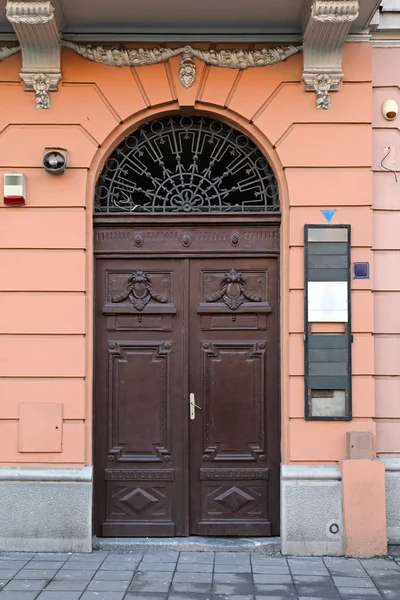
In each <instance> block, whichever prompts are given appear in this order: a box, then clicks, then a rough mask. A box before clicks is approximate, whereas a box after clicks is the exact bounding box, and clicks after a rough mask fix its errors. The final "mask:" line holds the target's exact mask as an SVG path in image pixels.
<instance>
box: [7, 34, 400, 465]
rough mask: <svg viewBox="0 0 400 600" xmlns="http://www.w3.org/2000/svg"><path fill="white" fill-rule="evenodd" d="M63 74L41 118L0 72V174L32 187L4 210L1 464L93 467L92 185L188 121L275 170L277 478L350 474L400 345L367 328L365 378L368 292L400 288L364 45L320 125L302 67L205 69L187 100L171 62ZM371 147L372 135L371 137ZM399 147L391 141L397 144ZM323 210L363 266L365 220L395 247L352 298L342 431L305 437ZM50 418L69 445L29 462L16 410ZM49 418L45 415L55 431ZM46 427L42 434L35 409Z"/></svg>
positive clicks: (66, 54) (34, 453) (357, 47)
mask: <svg viewBox="0 0 400 600" xmlns="http://www.w3.org/2000/svg"><path fill="white" fill-rule="evenodd" d="M178 62H179V61H178ZM61 65H62V74H63V79H62V82H61V84H60V89H59V91H58V92H57V93H52V95H51V100H52V107H51V109H50V110H48V111H45V110H42V111H39V110H37V109H36V108H35V101H34V97H33V95H32V94H31V93H27V92H25V91H24V89H23V84H22V83H21V81H20V78H19V72H20V69H21V64H20V56H19V55H14V56H12V57H10V58H8V59H6V60H4V61H3V62H1V63H0V82H1V88H0V109H1V110H0V170H1V172H2V173H4V172H7V171H10V170H13V171H16V172H23V173H25V174H26V176H27V194H28V196H27V205H26V206H25V207H21V208H6V207H4V206H3V205H2V204H0V206H1V207H2V208H1V212H0V246H1V249H0V259H1V260H0V332H1V335H0V397H1V402H0V459H1V461H2V463H3V464H5V465H16V464H21V463H22V464H27V465H35V464H36V465H37V464H48V465H50V464H55V463H56V464H58V465H70V466H71V465H72V466H78V465H85V464H91V461H92V457H91V448H92V439H91V430H92V428H91V422H92V381H91V380H92V345H93V343H92V339H93V338H92V322H93V319H92V307H93V288H92V279H93V271H92V267H93V259H92V197H93V189H94V184H95V181H96V178H97V176H98V174H99V171H100V169H101V166H102V164H103V162H104V160H105V159H106V157H107V155H108V154H109V152H110V151H111V149H112V148H113V147H115V145H116V144H117V142H118V141H119V140H121V139H122V138H123V137H124V136H126V135H127V134H128V132H129V131H131V130H132V129H134V128H135V126H137V124H138V123H142V122H144V121H146V120H148V119H151V118H152V117H153V116H154V117H156V116H157V115H159V114H160V113H162V114H168V112H176V111H179V110H181V109H182V108H183V109H184V110H186V111H187V110H197V111H200V112H203V113H207V114H212V115H215V116H216V117H217V118H221V119H224V120H226V121H228V122H229V123H230V124H232V125H233V126H235V127H237V128H239V129H241V130H243V131H245V132H247V134H248V135H250V136H251V137H252V138H253V139H254V140H256V141H257V142H258V144H259V145H260V147H261V148H262V149H263V150H264V152H265V153H266V154H267V156H268V157H269V159H270V161H271V163H272V165H273V167H274V168H275V170H276V173H277V176H278V178H279V181H280V187H281V190H280V191H281V206H282V236H281V238H282V249H281V256H282V258H281V311H282V312H281V329H282V332H281V363H282V380H281V389H282V392H281V402H282V457H283V462H285V463H287V464H289V463H323V464H327V463H328V464H329V463H337V462H338V461H340V460H341V459H343V458H345V440H346V432H347V431H354V430H360V431H371V432H372V433H374V434H375V420H374V418H375V403H374V379H373V376H374V364H375V369H376V370H377V372H378V373H379V374H380V375H382V377H381V378H380V379H379V381H377V382H376V385H377V391H378V393H379V395H380V398H383V397H384V396H385V395H386V393H385V391H384V389H387V387H386V388H385V387H384V386H392V387H393V386H396V385H397V384H398V383H399V382H397V383H396V382H393V381H392V380H390V381H387V380H386V379H384V376H386V375H392V374H393V372H394V370H395V365H394V359H393V355H394V353H395V352H396V353H397V354H398V352H397V345H396V344H398V342H399V340H400V330H399V332H398V334H399V335H397V336H393V335H391V336H389V335H388V332H387V327H388V324H387V321H386V320H385V318H383V319H381V320H380V321H379V320H378V321H376V326H377V327H379V334H380V336H379V337H378V338H377V339H376V340H375V350H378V352H380V351H381V350H382V349H383V350H384V351H385V352H387V359H385V360H383V361H382V359H381V357H378V358H377V359H376V361H375V363H374V339H373V337H372V333H373V322H374V320H373V311H374V308H373V297H372V291H371V290H372V285H373V282H374V281H375V282H376V283H375V289H377V286H378V288H379V289H380V290H382V292H388V291H389V290H393V291H391V292H390V294H392V295H393V294H396V293H397V294H398V295H399V294H400V287H399V285H400V284H399V285H398V286H397V287H396V288H394V287H393V286H394V285H395V283H394V282H393V281H391V282H389V278H388V277H387V276H386V275H385V273H386V271H385V269H382V268H381V260H382V258H381V257H382V255H383V254H384V253H386V254H387V255H388V256H389V255H390V256H389V258H388V260H389V261H391V262H390V264H393V265H397V262H396V260H397V259H398V258H399V257H398V256H397V254H398V253H399V251H398V250H397V254H396V250H395V249H394V248H393V244H394V243H395V238H394V233H393V232H394V231H395V228H396V225H395V222H396V223H397V221H394V220H391V219H392V216H393V219H397V216H396V214H397V213H396V212H395V211H394V212H393V213H391V216H390V218H389V219H385V214H386V213H384V212H383V211H382V212H379V214H378V212H375V213H374V215H373V213H372V211H371V205H372V173H371V164H372V129H371V119H372V114H371V112H372V111H371V106H372V87H371V79H372V73H371V47H370V45H369V44H368V43H349V44H347V45H346V46H345V50H344V58H343V67H344V73H345V79H344V82H343V83H342V84H341V86H340V91H339V92H338V93H335V94H332V109H331V110H327V111H324V110H317V109H316V107H315V94H314V93H308V92H305V89H304V84H303V83H302V82H301V81H300V79H301V70H302V56H301V54H299V55H297V56H293V57H292V58H290V59H289V60H287V61H285V62H284V63H281V64H278V65H272V66H269V67H263V68H257V69H249V70H247V71H244V72H238V71H234V70H229V69H218V68H216V67H207V66H205V65H204V64H203V63H200V62H198V63H197V64H196V67H197V81H196V84H195V85H194V86H193V87H192V88H189V89H185V88H183V87H182V85H181V84H180V82H179V80H178V64H177V60H171V61H170V63H166V64H160V65H155V66H151V67H142V68H137V69H130V68H127V67H126V68H113V67H107V66H105V65H100V64H95V63H91V62H89V61H86V60H84V59H83V58H81V57H79V56H78V55H76V54H75V53H74V52H72V51H71V50H63V52H62V62H61ZM378 93H380V92H378ZM396 93H398V90H397V92H396ZM376 135H377V136H378V137H379V136H380V135H381V133H380V131H379V130H378V131H377V132H376ZM392 136H398V130H397V129H396V128H393V131H392ZM390 139H392V138H390ZM396 140H397V137H396ZM381 143H383V139H382V142H381ZM46 146H59V147H63V148H67V149H68V169H67V171H66V173H65V174H64V175H63V176H61V177H54V176H51V175H49V174H47V173H45V171H44V170H43V168H42V166H41V160H42V156H43V150H44V148H45V147H46ZM399 152H400V150H399ZM375 162H376V161H375ZM392 177H393V176H391V175H390V174H381V173H380V174H379V175H378V176H377V180H378V181H379V182H380V185H381V189H382V190H383V192H382V193H383V194H385V193H386V192H387V189H388V188H387V186H391V185H394V184H393V180H392ZM385 190H386V191H385ZM382 202H383V200H382ZM321 208H336V209H337V212H336V214H335V217H334V220H333V223H336V224H339V223H350V224H351V225H352V246H353V247H352V260H353V261H354V260H363V261H370V262H371V263H372V244H373V219H375V222H376V223H378V222H379V224H380V225H379V226H380V227H382V228H384V229H385V231H386V232H389V233H386V235H384V236H381V237H380V238H379V239H377V238H376V237H375V242H374V243H375V244H380V246H379V253H376V255H375V263H374V266H375V270H376V271H378V276H377V277H376V275H374V274H373V277H372V278H371V279H369V280H358V281H353V282H352V287H353V293H352V300H353V315H354V319H353V331H354V344H353V375H354V378H353V402H354V406H353V416H354V418H353V420H352V421H351V422H306V421H305V420H304V417H303V415H304V405H303V404H304V399H303V397H304V388H303V376H304V364H303V362H304V356H303V336H302V332H303V327H304V325H303V288H304V277H303V270H304V269H303V260H304V259H303V227H304V224H305V223H320V224H322V223H324V222H325V221H324V218H323V215H322V213H321ZM375 208H378V207H375ZM380 208H387V207H386V206H381V207H380ZM399 215H400V213H399ZM399 218H400V217H399ZM376 235H377V234H376V233H375V236H376ZM375 248H376V246H375ZM396 257H397V258H396ZM390 272H393V269H392V268H390ZM396 277H397V279H398V276H396ZM397 279H396V281H397ZM389 284H390V285H389ZM390 286H391V287H390ZM390 294H389V293H387V294H386V295H385V294H383V293H382V294H381V297H379V299H378V302H379V303H380V304H379V305H380V306H381V307H382V312H383V313H385V312H389V311H391V312H392V313H393V314H394V312H395V309H394V306H395V305H394V304H393V301H392V300H391V298H392V295H390ZM399 364H400V363H399ZM391 365H393V367H392V366H391ZM388 368H391V369H392V370H391V371H390V373H389V372H386V371H385V369H388ZM396 368H397V367H396ZM396 374H397V375H400V372H399V371H398V370H397V371H396ZM399 385H400V384H399ZM46 402H47V403H57V404H60V405H62V445H61V448H60V451H58V452H54V451H53V450H54V448H53V446H52V445H51V444H52V438H51V436H50V435H49V436H46V428H44V432H43V433H42V434H41V436H40V445H39V447H38V445H37V444H36V445H34V446H32V450H31V451H30V450H29V448H30V446H29V440H31V439H32V431H30V430H29V426H27V424H26V423H25V422H23V423H22V424H21V422H20V417H21V419H22V420H23V419H25V418H26V417H25V415H26V414H29V411H25V410H23V411H22V412H21V408H20V404H21V403H46ZM44 408H45V407H44ZM378 409H379V415H378V416H379V417H382V419H381V420H380V421H379V422H378V430H379V432H380V433H381V436H380V437H379V438H378V450H379V451H381V452H382V451H385V452H386V451H389V452H391V451H394V439H395V431H398V427H399V423H396V421H388V419H391V418H392V417H393V418H395V417H399V416H400V415H399V414H395V413H394V412H393V411H394V407H393V406H392V405H390V404H388V403H387V402H386V401H385V400H381V401H380V404H379V405H378ZM54 414H55V413H54V410H53V409H51V410H50V408H49V411H48V420H49V422H50V421H51V419H52V418H53V417H52V415H54ZM57 414H58V413H57ZM41 418H42V422H43V423H46V411H45V410H44V409H43V407H41ZM396 428H397V429H396ZM26 432H28V433H26ZM24 436H27V439H25V437H24ZM397 437H398V438H399V437H400V436H398V435H397ZM33 448H34V450H33ZM21 450H23V451H21Z"/></svg>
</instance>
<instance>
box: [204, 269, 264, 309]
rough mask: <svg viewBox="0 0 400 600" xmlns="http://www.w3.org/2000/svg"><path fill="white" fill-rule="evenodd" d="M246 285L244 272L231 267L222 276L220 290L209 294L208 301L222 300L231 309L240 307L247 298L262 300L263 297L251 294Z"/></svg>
mask: <svg viewBox="0 0 400 600" xmlns="http://www.w3.org/2000/svg"><path fill="white" fill-rule="evenodd" d="M245 286H246V280H245V278H244V277H243V275H242V273H241V272H240V271H236V270H235V269H231V270H230V271H228V272H227V273H225V275H224V277H223V278H222V280H221V285H220V290H219V292H217V293H216V294H213V295H212V296H208V297H207V298H206V301H207V302H219V301H220V300H222V301H223V302H225V304H226V305H227V306H228V308H230V309H231V310H236V309H237V308H239V306H241V305H242V304H243V302H244V301H245V300H247V301H248V302H261V300H262V299H261V297H260V296H256V295H254V294H250V292H248V291H247V290H246V289H245Z"/></svg>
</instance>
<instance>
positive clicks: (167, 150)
mask: <svg viewBox="0 0 400 600" xmlns="http://www.w3.org/2000/svg"><path fill="white" fill-rule="evenodd" d="M276 210H279V198H278V185H277V181H276V178H275V175H274V173H273V171H272V169H271V166H270V165H269V163H268V161H267V160H266V158H265V157H264V156H263V155H262V153H261V152H260V150H259V149H258V148H257V146H256V145H255V144H254V143H253V142H252V141H251V140H250V139H249V138H248V137H247V136H245V135H243V134H242V133H241V132H239V131H236V130H235V129H232V127H229V126H228V125H225V124H224V123H221V122H220V121H216V120H212V119H209V118H205V117H168V118H165V119H161V120H158V121H153V122H151V123H148V124H147V125H144V126H143V127H141V128H140V129H138V130H137V131H135V132H134V133H132V135H130V136H129V137H127V138H126V139H125V140H124V141H123V142H122V143H121V144H120V145H119V146H118V147H117V148H116V149H115V150H114V152H113V153H112V154H111V155H110V157H109V158H108V160H107V162H106V164H105V166H104V169H103V171H102V173H101V175H100V178H99V181H98V184H97V188H96V197H95V212H100V213H117V212H129V213H132V212H136V213H139V212H145V213H171V212H172V213H177V212H182V213H190V212H265V211H276Z"/></svg>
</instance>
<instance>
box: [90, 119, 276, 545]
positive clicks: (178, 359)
mask: <svg viewBox="0 0 400 600" xmlns="http://www.w3.org/2000/svg"><path fill="white" fill-rule="evenodd" d="M208 145H209V146H211V147H212V151H210V150H209V149H208V148H207V146H208ZM235 177H236V182H235V181H234V179H235ZM126 180H129V181H133V188H132V187H131V188H129V186H128V187H127V186H126ZM155 180H156V181H155ZM121 181H122V186H121ZM146 184H147V187H146ZM121 189H122V191H123V193H122V194H121ZM196 193H197V196H196ZM229 196H232V197H233V200H231V201H230V198H229ZM94 209H95V210H94V222H95V237H94V250H95V263H96V269H95V273H96V276H95V279H96V283H95V285H96V294H95V296H96V298H97V307H96V314H97V315H100V314H101V315H102V316H101V317H98V318H97V322H96V324H95V348H96V358H95V377H96V385H95V394H94V397H95V414H96V415H97V420H96V421H95V437H94V440H95V472H96V479H95V482H96V483H95V489H96V491H95V515H96V533H97V535H105V536H107V535H122V536H124V535H126V536H136V535H138V536H140V535H150V536H151V535H153V536H158V535H161V536H162V535H178V536H179V535H189V534H200V535H244V536H245V535H276V534H277V533H278V532H279V465H280V438H279V429H280V423H279V414H280V406H279V404H280V400H279V375H280V373H279V350H278V348H279V308H278V306H279V283H278V282H279V262H278V257H279V250H280V241H279V223H280V206H279V190H278V182H277V179H276V175H275V173H274V170H273V168H272V167H271V165H270V163H269V161H268V160H267V158H266V157H265V155H264V154H263V153H262V152H261V150H260V149H259V147H258V145H256V144H255V143H254V141H253V140H252V139H251V138H250V137H248V136H246V135H245V134H244V133H243V132H242V131H240V130H236V129H235V128H233V127H231V126H230V125H229V124H228V123H226V122H224V121H222V120H219V119H218V120H217V119H215V118H211V117H210V116H208V115H207V116H204V115H201V114H200V115H195V114H193V115H189V116H188V115H179V114H176V113H175V114H172V115H170V116H163V117H162V118H159V119H153V120H151V121H148V122H147V123H144V124H143V125H141V126H140V127H138V128H137V129H136V130H133V131H132V133H129V135H127V136H125V137H124V138H123V140H122V141H120V142H119V144H118V145H117V146H114V150H112V151H111V152H110V153H109V155H108V157H106V158H105V160H103V161H102V170H101V173H100V175H99V178H98V182H97V187H96V196H95V200H94ZM111 257H112V258H111ZM174 260H175V264H173V261H174ZM228 263H229V264H228ZM177 282H179V283H177ZM174 286H175V287H174ZM185 286H186V288H185V289H183V288H184V287H185ZM99 299H100V305H99ZM168 311H169V312H168ZM150 315H152V316H150ZM178 315H179V316H178ZM182 315H183V316H182ZM194 315H196V316H195V317H194ZM157 319H158V320H157ZM179 319H183V321H182V322H181V321H179ZM196 319H197V323H195V321H196ZM218 319H219V321H218ZM124 320H125V324H124V325H121V323H122V322H123V321H124ZM146 320H147V321H146ZM178 321H179V323H178ZM156 322H157V323H158V324H156ZM99 323H100V325H99ZM101 323H103V327H102V325H101ZM174 323H175V325H174ZM146 328H147V329H146ZM100 330H102V331H100ZM185 330H186V331H189V330H190V336H189V335H187V336H186V335H185ZM213 330H214V331H213ZM121 331H123V333H122V334H121ZM144 331H146V332H147V333H143V332H144ZM161 331H162V333H161ZM182 331H183V332H184V333H183V336H182ZM189 337H190V339H189ZM111 338H112V339H111ZM164 338H165V339H164ZM192 340H195V342H193V341H192ZM174 352H175V355H174ZM138 355H141V356H140V358H138ZM101 356H102V358H101ZM224 357H226V361H227V364H226V368H225V367H224V368H225V371H224V372H221V373H220V375H215V373H214V371H213V370H215V365H217V364H219V363H221V361H222V362H223V358H224ZM143 360H144V363H143V362H142V363H141V364H142V366H141V368H140V374H139V372H136V373H134V371H135V367H134V365H135V362H136V364H138V365H139V363H140V361H143ZM146 361H147V362H146ZM235 361H236V363H237V364H236V367H237V368H239V367H240V366H241V368H244V369H245V368H246V367H247V366H248V365H251V366H250V367H249V368H250V371H249V372H248V373H247V374H246V373H244V375H243V378H242V381H243V382H244V381H245V380H248V379H249V377H252V378H253V383H252V384H251V385H250V391H249V390H247V388H246V384H243V385H242V389H241V390H240V389H239V388H240V382H239V384H238V382H237V381H236V382H235V378H233V380H232V381H231V383H229V381H230V380H231V379H232V378H231V376H230V374H229V370H230V371H232V369H231V367H232V365H233V366H235V365H234V363H235ZM237 361H239V362H237ZM240 361H241V365H239V363H240ZM228 363H229V364H230V363H231V364H230V367H229V365H228ZM122 364H124V365H127V370H125V373H124V374H123V375H121V373H122V371H120V368H121V365H122ZM188 364H191V365H192V371H191V373H188V372H185V370H186V371H187V369H186V365H188ZM107 365H108V367H107ZM146 365H147V366H146ZM149 365H153V366H154V365H164V366H162V367H161V366H160V367H158V366H157V367H156V370H157V368H160V369H161V371H160V373H163V375H161V374H160V373H158V374H157V373H156V372H155V371H154V373H153V375H150V378H149V373H150V371H151V369H152V368H153V367H150V371H148V370H147V383H146V382H145V381H144V380H142V381H140V377H141V376H142V375H143V374H144V373H145V372H146V369H147V367H149ZM193 365H195V366H194V367H193ZM107 368H108V371H107ZM124 368H125V367H124ZM196 369H197V373H194V371H196ZM105 373H107V375H106V378H105V379H104V374H105ZM129 373H130V375H129ZM171 373H174V380H173V381H172V379H171ZM143 376H144V375H143ZM130 377H131V379H129V378H130ZM132 377H133V379H132ZM163 377H164V380H163V383H162V386H164V390H163V391H162V390H161V391H160V389H159V382H160V379H162V378H163ZM215 377H216V378H217V380H218V377H219V383H217V386H218V385H219V390H220V391H219V392H218V393H217V394H216V395H215V394H214V398H213V397H212V396H213V391H212V390H211V387H210V385H211V384H210V381H211V379H213V378H215ZM117 380H118V381H119V382H121V381H124V382H125V383H126V382H127V381H128V380H129V384H126V385H128V387H127V388H126V390H125V392H122V396H123V395H124V394H125V400H121V398H122V396H121V385H120V383H115V382H116V381H117ZM149 380H150V381H151V383H150V384H149ZM154 382H156V383H154ZM149 385H150V388H149ZM154 385H155V387H154ZM213 385H214V384H213ZM157 386H158V387H157ZM221 386H222V387H221ZM226 386H227V388H228V390H227V394H228V395H229V398H226V399H225V400H224V401H219V402H222V404H221V407H222V408H221V407H219V406H218V405H217V404H216V397H217V396H218V394H219V395H220V394H221V390H222V389H223V388H226ZM122 387H123V386H122ZM134 388H136V389H137V394H138V398H139V397H140V398H141V399H142V400H141V401H143V399H144V402H145V404H144V405H143V406H141V405H140V402H141V401H139V402H138V404H137V411H136V412H135V408H132V406H133V405H134V404H135V402H134V401H132V402H133V404H132V402H131V401H130V400H129V399H128V398H131V399H132V398H133V396H132V392H127V390H128V389H131V390H132V389H134ZM167 388H168V389H167ZM206 388H207V389H206ZM191 390H195V392H193V391H191ZM245 390H246V392H245ZM157 394H158V398H159V403H158V404H157V402H158V401H157V402H156V404H157V405H155V406H153V407H151V406H150V404H151V402H150V404H149V398H156V397H157ZM192 395H193V396H194V399H193V402H192V403H191V402H190V400H191V398H192ZM117 396H118V399H117V400H116V398H117ZM200 397H201V399H199V398H200ZM267 397H268V398H267ZM241 399H243V402H242V400H241ZM164 401H165V403H166V404H165V405H164ZM246 402H247V405H246ZM99 403H100V405H99ZM224 403H225V408H224V407H223V404H224ZM241 403H242V404H243V410H242V411H240V407H241ZM200 404H201V406H200ZM144 406H146V407H147V408H148V410H149V415H148V417H146V416H145V414H144V413H145V410H144ZM222 409H223V410H225V412H227V414H228V415H229V414H230V417H229V416H228V418H226V416H225V417H222V413H221V410H222ZM229 409H232V410H231V411H229ZM201 411H204V412H203V413H202V412H201ZM246 413H247V414H248V415H250V417H249V420H248V423H247V425H246V424H245V423H246V420H245V418H244V415H245V414H246ZM240 414H241V416H240ZM115 415H119V416H115ZM121 415H123V416H122V420H121ZM160 415H162V416H160ZM107 419H108V425H107V427H108V431H104V422H105V420H107ZM140 419H142V421H143V422H141V421H140ZM200 419H201V424H200ZM218 419H219V424H218V423H217V425H216V426H215V423H216V422H217V421H218ZM229 419H230V426H229V430H228V429H227V430H226V431H225V433H224V432H223V431H222V429H221V426H222V425H221V424H222V423H223V421H224V420H225V421H226V422H228V421H229ZM238 419H239V420H238ZM139 422H140V423H141V424H140V426H139ZM239 422H240V426H239ZM100 423H101V425H100ZM133 423H137V424H138V428H137V430H136V432H134V434H133V437H132V438H131V439H130V440H128V438H127V435H128V434H127V431H128V430H130V431H132V424H133ZM125 425H126V426H127V427H128V429H126V427H125ZM124 427H125V429H124ZM218 427H219V430H218ZM152 428H153V429H152ZM168 428H170V430H169V431H168ZM174 428H175V429H174ZM213 428H214V429H213ZM235 428H236V429H235ZM241 428H242V429H243V428H244V430H245V431H246V433H245V434H244V435H245V436H246V435H247V437H248V439H247V441H245V439H244V438H243V439H242V440H239V439H237V441H236V442H235V440H234V439H233V437H232V435H231V433H230V432H232V431H236V436H239V437H240V433H239V432H240V430H241ZM151 429H152V431H150V430H151ZM212 429H213V431H211V430H212ZM145 430H146V432H147V433H146V440H145V439H144V438H143V436H142V435H141V433H142V432H143V431H145ZM267 430H268V431H267ZM224 435H225V439H223V438H224ZM152 436H153V439H152ZM218 436H219V437H218ZM221 436H222V437H221ZM217 438H218V439H217ZM104 440H107V441H106V442H104ZM147 442H148V444H147V446H146V443H147ZM235 444H236V445H235ZM145 446H146V447H145ZM143 448H145V449H144V450H143Z"/></svg>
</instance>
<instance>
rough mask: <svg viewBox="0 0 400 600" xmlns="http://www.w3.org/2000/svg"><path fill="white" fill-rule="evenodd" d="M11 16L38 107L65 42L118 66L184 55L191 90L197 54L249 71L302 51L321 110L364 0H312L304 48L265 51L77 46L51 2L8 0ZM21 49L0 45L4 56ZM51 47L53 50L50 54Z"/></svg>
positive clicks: (54, 79) (183, 72) (44, 102)
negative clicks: (63, 33)
mask: <svg viewBox="0 0 400 600" xmlns="http://www.w3.org/2000/svg"><path fill="white" fill-rule="evenodd" d="M6 15H7V19H8V20H9V21H10V23H11V24H12V25H13V27H14V29H15V31H16V33H17V36H18V38H19V40H20V42H21V45H22V55H23V68H22V71H21V78H22V79H23V80H24V82H25V85H26V89H27V90H32V91H34V92H35V95H36V106H37V108H42V109H48V108H50V95H49V91H54V90H56V89H57V84H58V81H59V79H60V78H61V71H60V46H65V47H67V48H71V49H72V50H74V51H75V52H77V53H78V54H80V55H81V56H82V57H84V58H85V59H87V60H91V61H94V62H98V63H103V64H106V65H109V66H114V67H124V66H127V67H140V66H144V65H153V64H157V63H161V62H166V61H168V60H169V59H170V58H172V57H174V56H178V55H181V56H182V59H181V63H180V67H179V79H180V81H181V83H182V85H183V86H184V87H186V88H189V87H190V86H192V85H193V84H194V82H195V80H196V65H195V62H194V60H193V59H194V58H197V59H199V60H201V61H203V62H205V63H206V64H207V65H212V66H217V67H225V68H230V69H239V70H244V69H248V68H249V67H264V66H266V65H272V64H275V63H279V62H281V61H283V60H286V59H287V58H289V57H290V56H293V55H294V54H296V53H298V52H300V51H301V50H302V51H303V54H304V65H303V75H302V79H303V80H304V81H305V83H306V90H307V91H311V90H312V91H315V92H316V94H317V108H318V109H325V110H326V109H328V108H330V98H329V92H331V91H337V89H338V84H339V82H340V80H341V79H342V77H343V71H342V68H341V56H342V49H343V44H344V41H345V38H346V35H347V33H348V31H349V29H350V26H351V24H352V23H353V22H354V21H355V20H356V19H357V18H358V15H359V0H313V1H312V3H311V6H310V12H309V15H308V18H307V21H306V24H305V27H304V33H303V44H302V46H292V45H289V46H278V47H276V48H262V49H260V50H239V49H227V50H220V51H217V50H201V49H198V48H193V47H192V46H184V47H181V48H176V49H172V48H165V47H159V48H152V49H144V48H138V49H126V48H123V47H122V46H113V47H105V46H103V45H99V46H91V45H82V44H75V43H73V42H69V41H66V40H61V39H60V30H59V26H58V24H57V23H56V15H55V9H54V6H53V4H52V2H51V1H50V0H41V1H40V0H35V1H34V2H27V1H26V2H18V1H13V0H7V4H6ZM20 49H21V48H20V47H19V46H18V47H15V48H7V47H2V48H0V60H2V59H4V58H7V57H8V56H10V55H11V54H14V53H15V52H18V51H19V50H20ZM49 49H50V50H51V51H50V52H49ZM37 55H39V56H42V58H43V60H42V61H39V62H41V64H42V63H43V67H42V68H41V70H40V71H38V69H37V67H36V62H37V60H36V58H37Z"/></svg>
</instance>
